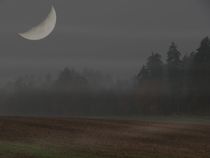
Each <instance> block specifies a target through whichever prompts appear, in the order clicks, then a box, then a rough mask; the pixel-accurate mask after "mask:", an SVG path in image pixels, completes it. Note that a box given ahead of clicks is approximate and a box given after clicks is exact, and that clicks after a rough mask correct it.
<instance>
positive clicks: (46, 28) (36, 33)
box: [18, 6, 57, 40]
mask: <svg viewBox="0 0 210 158" xmlns="http://www.w3.org/2000/svg"><path fill="white" fill-rule="evenodd" d="M56 20H57V16H56V11H55V8H54V6H52V8H51V11H50V13H49V14H48V16H47V17H46V19H45V20H44V21H43V22H41V23H40V24H39V25H37V26H35V27H32V28H31V29H29V30H27V31H26V32H23V33H18V34H19V35H20V36H21V37H23V38H25V39H27V40H41V39H44V38H46V37H47V36H49V35H50V34H51V33H52V32H53V30H54V28H55V26H56Z"/></svg>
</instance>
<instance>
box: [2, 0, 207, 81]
mask: <svg viewBox="0 0 210 158" xmlns="http://www.w3.org/2000/svg"><path fill="white" fill-rule="evenodd" d="M51 4H53V5H54V6H55V8H56V11H57V16H58V23H57V26H56V29H55V31H54V32H53V34H52V35H51V36H50V37H48V38H47V39H44V40H41V41H36V42H32V41H27V40H25V39H22V38H21V37H19V36H18V35H17V32H22V31H24V30H27V29H28V28H30V27H32V26H34V25H37V24H38V23H40V22H41V21H42V20H43V18H45V17H46V15H47V14H48V12H49V10H50V8H51ZM209 17H210V16H209V15H208V1H207V0H54V1H53V0H51V1H50V0H16V1H14V0H2V1H0V19H1V26H0V28H1V29H0V34H1V35H0V41H1V45H0V55H1V57H0V77H1V78H5V77H6V78H7V77H13V76H17V75H19V74H24V73H27V72H32V73H45V72H48V71H49V72H55V71H58V70H60V69H62V68H63V67H64V66H73V67H75V68H79V69H82V68H84V67H89V68H95V69H99V70H103V71H106V72H110V73H114V74H117V75H119V76H122V77H125V76H131V75H134V74H135V73H137V71H138V70H139V69H140V67H141V65H142V64H143V63H144V62H145V59H146V58H147V56H148V55H149V54H150V53H151V52H152V51H157V52H159V53H161V54H165V53H166V51H167V49H168V45H169V44H170V42H172V41H175V42H176V43H177V44H178V46H179V48H180V50H181V51H182V52H183V53H187V52H191V51H192V50H194V49H196V48H197V47H198V44H199V42H200V40H201V39H202V38H203V37H205V36H207V35H209V34H210V19H209Z"/></svg>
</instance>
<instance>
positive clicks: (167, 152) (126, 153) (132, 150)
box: [0, 117, 210, 158]
mask: <svg viewBox="0 0 210 158" xmlns="http://www.w3.org/2000/svg"><path fill="white" fill-rule="evenodd" d="M209 149H210V125H208V124H198V123H197V124H193V123H169V122H153V121H134V120H127V121H123V120H114V119H113V120H108V119H107V120H106V119H84V118H80V119H79V118H78V119H76V118H69V119H67V118H32V117H31V118H29V117H28V118H27V117H1V118H0V158H70V157H72V158H124V157H125V158H169V157H170V158H208V157H210V150H209Z"/></svg>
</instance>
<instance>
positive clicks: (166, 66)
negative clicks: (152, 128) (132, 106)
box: [137, 37, 210, 114]
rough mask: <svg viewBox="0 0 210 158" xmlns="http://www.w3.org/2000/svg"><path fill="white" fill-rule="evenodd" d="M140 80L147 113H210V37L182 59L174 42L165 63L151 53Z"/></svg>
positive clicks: (157, 55)
mask: <svg viewBox="0 0 210 158" xmlns="http://www.w3.org/2000/svg"><path fill="white" fill-rule="evenodd" d="M137 81H138V86H139V87H138V92H139V97H140V98H142V100H143V104H145V105H144V106H145V107H144V108H145V110H146V111H151V112H152V111H153V112H154V111H156V112H157V111H161V112H162V113H175V114H178V113H197V114H199V113H200V114H204V113H209V112H210V105H209V104H210V40H209V38H208V37H206V38H204V39H203V40H202V41H201V43H200V46H199V48H198V49H197V50H196V51H195V52H192V53H190V54H189V55H184V56H183V57H182V54H181V52H180V51H179V50H178V48H177V46H176V44H175V43H174V42H172V43H171V45H170V47H169V50H168V52H167V57H166V61H163V60H162V58H161V55H160V54H159V53H152V55H151V56H149V57H148V59H147V62H146V64H145V65H144V66H143V67H142V69H141V71H140V72H139V74H138V75H137ZM140 100H141V99H140ZM150 108H151V109H150Z"/></svg>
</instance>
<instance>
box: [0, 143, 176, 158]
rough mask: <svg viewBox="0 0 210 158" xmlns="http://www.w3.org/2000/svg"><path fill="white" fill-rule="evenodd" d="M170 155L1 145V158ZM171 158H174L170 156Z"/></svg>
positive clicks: (147, 157)
mask: <svg viewBox="0 0 210 158" xmlns="http://www.w3.org/2000/svg"><path fill="white" fill-rule="evenodd" d="M168 156H169V155H167V156H166V155H159V154H157V153H156V154H154V153H153V154H152V153H141V154H134V153H127V154H126V153H124V154H123V153H101V152H94V151H81V150H70V151H59V150H56V149H55V148H54V147H51V148H49V147H41V146H38V145H32V144H23V143H9V142H1V143H0V158H118V157H119V158H121V157H123V158H167V157H168ZM170 158H174V157H173V156H172V155H170Z"/></svg>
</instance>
